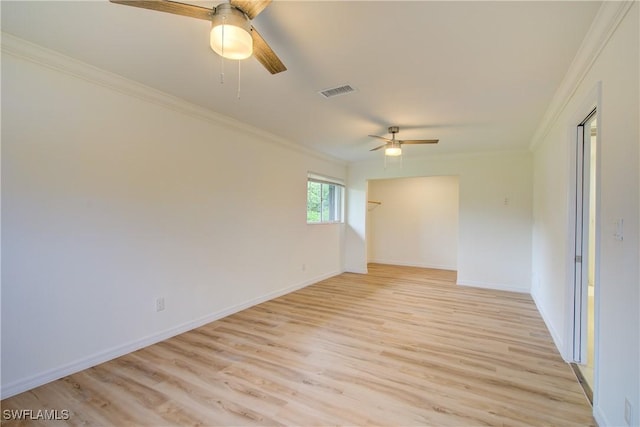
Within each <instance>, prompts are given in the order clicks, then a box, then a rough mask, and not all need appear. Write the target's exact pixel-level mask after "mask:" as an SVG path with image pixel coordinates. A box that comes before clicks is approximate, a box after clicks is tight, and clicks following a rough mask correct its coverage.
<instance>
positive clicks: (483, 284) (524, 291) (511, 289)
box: [456, 279, 530, 294]
mask: <svg viewBox="0 0 640 427" xmlns="http://www.w3.org/2000/svg"><path fill="white" fill-rule="evenodd" d="M456 284H457V285H460V286H469V287H472V288H482V289H493V290H495V291H509V292H518V293H521V294H528V293H530V292H529V289H523V288H518V287H515V286H512V285H505V284H500V283H486V282H479V281H476V280H464V279H462V280H460V279H458V281H457V283H456Z"/></svg>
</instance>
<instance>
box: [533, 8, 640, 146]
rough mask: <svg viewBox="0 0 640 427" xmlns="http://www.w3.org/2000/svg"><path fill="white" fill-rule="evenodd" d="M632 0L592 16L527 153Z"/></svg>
mask: <svg viewBox="0 0 640 427" xmlns="http://www.w3.org/2000/svg"><path fill="white" fill-rule="evenodd" d="M634 3H636V1H635V0H625V1H606V0H605V1H603V2H602V5H601V6H600V9H599V10H598V13H597V14H596V17H595V18H594V19H593V22H592V23H591V27H590V28H589V31H587V34H586V36H585V38H584V40H583V41H582V44H581V45H580V48H579V49H578V52H577V53H576V56H575V57H574V58H573V61H572V62H571V65H570V66H569V69H568V70H567V73H566V74H565V76H564V79H563V80H562V82H561V83H560V86H559V87H558V89H557V90H556V92H555V94H554V96H553V99H552V100H551V103H550V104H549V106H548V107H547V110H546V112H545V114H544V116H543V117H542V120H541V122H540V125H538V128H537V129H536V132H535V133H534V135H533V138H532V140H531V143H530V145H529V150H531V151H533V150H535V148H536V146H537V145H538V144H539V143H540V142H541V141H542V140H543V139H544V138H545V137H546V136H547V134H548V133H549V131H550V130H551V128H552V127H553V125H554V124H555V123H556V122H557V121H558V118H559V117H560V114H562V112H563V111H564V109H565V108H566V106H567V104H568V103H569V101H570V100H571V98H572V97H573V95H574V94H575V92H576V91H577V90H578V87H579V86H580V84H581V83H582V81H583V80H584V78H585V76H586V75H587V73H588V72H589V70H591V67H592V66H593V64H594V62H595V61H596V59H598V57H599V56H600V53H601V52H602V50H603V49H604V47H605V46H606V45H607V43H608V41H609V39H610V38H611V36H612V35H613V33H614V32H615V31H616V29H617V28H618V25H620V22H622V20H623V19H624V17H625V16H626V14H627V12H629V9H631V6H632V5H633V4H634Z"/></svg>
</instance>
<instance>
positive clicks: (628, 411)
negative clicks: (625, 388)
mask: <svg viewBox="0 0 640 427" xmlns="http://www.w3.org/2000/svg"><path fill="white" fill-rule="evenodd" d="M632 412H633V411H632V408H631V402H629V399H627V398H625V399H624V421H625V422H626V423H627V425H628V426H629V427H631V421H632V418H633V414H632Z"/></svg>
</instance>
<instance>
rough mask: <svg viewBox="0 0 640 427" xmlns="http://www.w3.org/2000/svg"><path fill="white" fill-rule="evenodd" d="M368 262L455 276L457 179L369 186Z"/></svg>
mask: <svg viewBox="0 0 640 427" xmlns="http://www.w3.org/2000/svg"><path fill="white" fill-rule="evenodd" d="M369 199H372V200H375V201H379V202H381V204H380V205H376V204H369V205H368V223H367V225H368V236H369V237H368V257H369V262H376V263H381V264H394V265H409V266H416V267H426V268H441V269H445V270H455V269H456V266H457V260H458V177H457V176H434V177H416V178H403V179H383V180H372V181H369Z"/></svg>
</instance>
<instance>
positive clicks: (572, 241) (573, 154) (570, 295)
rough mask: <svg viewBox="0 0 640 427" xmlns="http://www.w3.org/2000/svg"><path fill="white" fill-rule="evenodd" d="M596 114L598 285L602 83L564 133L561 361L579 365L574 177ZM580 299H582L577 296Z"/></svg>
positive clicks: (595, 395) (596, 320)
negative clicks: (586, 127) (583, 128)
mask: <svg viewBox="0 0 640 427" xmlns="http://www.w3.org/2000/svg"><path fill="white" fill-rule="evenodd" d="M594 110H595V111H596V112H597V118H598V135H597V138H598V139H597V142H596V182H595V185H596V192H595V194H596V201H595V206H596V215H595V216H596V224H595V226H596V242H595V243H596V262H595V282H596V283H598V282H599V259H600V234H601V233H600V218H601V215H600V176H601V174H600V163H601V162H600V160H599V159H601V152H602V143H601V141H603V140H604V139H603V126H602V124H603V108H602V82H597V83H596V85H595V86H594V87H593V88H592V89H591V91H589V92H588V93H587V94H586V96H585V97H584V98H583V101H582V103H580V104H579V107H578V108H576V109H575V110H574V112H573V114H571V115H570V117H569V121H568V122H565V123H566V126H567V127H566V129H567V134H566V135H567V141H568V144H567V150H568V159H569V164H568V165H567V166H568V169H567V170H568V172H569V173H568V175H567V181H566V183H567V193H566V194H567V202H568V216H567V240H566V244H567V246H566V253H565V266H566V270H565V271H566V279H565V298H566V299H565V340H564V343H563V344H564V345H563V349H562V352H563V358H564V359H565V361H567V362H575V363H580V359H578V360H576V359H575V358H574V356H575V350H576V346H575V337H576V327H579V326H581V322H582V320H581V319H582V317H581V316H578V315H577V313H576V304H575V303H576V298H577V295H576V285H575V284H576V255H578V254H577V253H576V237H577V236H576V216H577V206H576V203H577V182H576V181H577V177H578V170H577V169H578V166H577V165H578V149H577V148H578V138H577V133H578V131H577V129H578V125H580V124H582V123H583V122H584V121H585V120H586V118H587V117H589V116H590V115H591V113H592V112H593V111H594ZM599 294H600V287H599V286H597V285H596V287H595V301H596V304H595V310H594V311H595V313H594V323H595V324H594V341H595V342H594V381H593V404H594V406H595V405H596V402H597V401H598V359H599V352H598V342H599V326H598V324H599V318H600V313H599V311H600V310H599V304H598V303H597V301H598V300H599ZM580 297H582V295H580Z"/></svg>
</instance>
